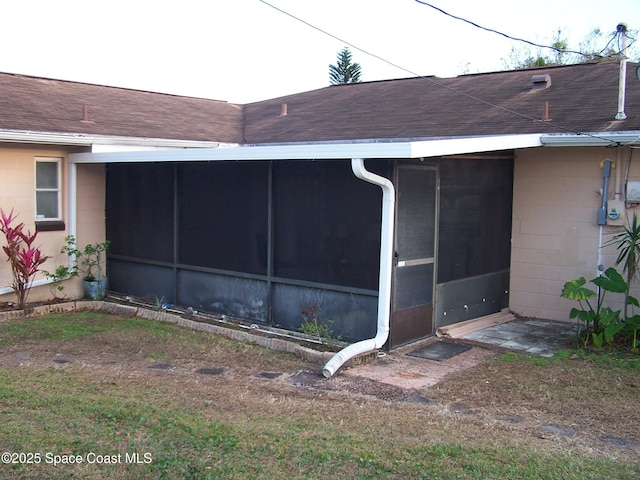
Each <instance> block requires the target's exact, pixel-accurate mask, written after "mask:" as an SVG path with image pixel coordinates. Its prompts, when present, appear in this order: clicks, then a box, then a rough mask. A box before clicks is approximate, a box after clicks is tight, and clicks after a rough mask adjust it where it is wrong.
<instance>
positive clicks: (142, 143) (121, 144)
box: [0, 129, 220, 151]
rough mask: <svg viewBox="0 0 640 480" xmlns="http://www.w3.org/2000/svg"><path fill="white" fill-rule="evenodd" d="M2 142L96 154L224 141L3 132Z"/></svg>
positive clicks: (182, 146) (197, 145) (193, 146)
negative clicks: (87, 150) (68, 147)
mask: <svg viewBox="0 0 640 480" xmlns="http://www.w3.org/2000/svg"><path fill="white" fill-rule="evenodd" d="M0 142H10V143H32V144H47V145H72V146H84V147H91V148H92V150H93V151H113V150H122V149H129V150H134V149H147V150H150V149H158V148H203V147H206V148H211V147H217V146H220V142H204V141H199V140H180V139H171V138H144V137H120V136H109V135H84V134H80V133H58V132H34V131H27V130H2V129H0Z"/></svg>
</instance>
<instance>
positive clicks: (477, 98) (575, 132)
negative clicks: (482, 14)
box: [259, 0, 620, 146]
mask: <svg viewBox="0 0 640 480" xmlns="http://www.w3.org/2000/svg"><path fill="white" fill-rule="evenodd" d="M259 1H260V2H262V3H264V4H265V5H267V6H268V7H271V8H273V9H274V10H277V11H278V12H280V13H282V14H284V15H287V16H288V17H291V18H292V19H294V20H296V21H298V22H301V23H303V24H305V25H307V26H308V27H311V28H313V29H314V30H317V31H318V32H320V33H323V34H324V35H327V36H329V37H331V38H333V39H335V40H338V41H340V42H343V43H344V44H345V45H348V46H350V47H352V48H354V49H356V50H358V51H360V52H362V53H364V54H365V55H369V56H371V57H373V58H376V59H378V60H380V61H382V62H384V63H386V64H387V65H391V66H392V67H395V68H398V69H400V70H402V71H404V72H407V73H409V74H411V75H413V76H414V77H419V78H422V79H424V80H426V81H428V82H429V83H431V84H433V85H435V86H437V87H440V88H444V89H446V90H448V91H450V92H452V93H455V94H457V95H462V96H464V97H466V98H469V99H471V100H475V101H477V102H480V103H483V104H485V105H487V106H489V107H493V108H496V109H498V110H501V111H503V112H505V113H509V114H512V115H515V116H518V117H520V118H524V119H526V120H531V121H534V122H538V123H542V124H544V125H551V126H554V127H556V128H558V129H560V130H564V131H566V132H570V133H573V134H576V135H584V136H588V137H591V138H596V139H598V140H604V141H606V142H610V143H611V144H612V146H616V145H618V146H619V145H620V143H619V142H615V141H613V140H611V139H608V138H603V137H599V136H597V135H593V134H590V133H586V132H580V131H577V130H574V129H572V128H567V127H564V126H562V125H559V124H557V123H553V122H549V121H544V120H541V119H539V118H536V117H532V116H530V115H525V114H524V113H520V112H516V111H514V110H510V109H508V108H505V107H502V106H500V105H496V104H494V103H491V102H489V101H487V100H483V99H482V98H479V97H476V96H474V95H471V94H468V93H465V92H462V91H460V90H457V89H455V88H453V87H450V86H448V85H445V84H443V83H441V82H438V81H436V80H434V79H433V78H431V77H428V76H424V75H420V74H418V73H415V72H413V71H411V70H408V69H406V68H404V67H401V66H400V65H396V64H395V63H392V62H390V61H389V60H387V59H385V58H383V57H380V56H379V55H376V54H374V53H371V52H368V51H367V50H364V49H362V48H360V47H358V46H357V45H354V44H353V43H350V42H348V41H346V40H344V39H342V38H340V37H338V36H336V35H334V34H332V33H330V32H327V31H326V30H323V29H321V28H319V27H317V26H315V25H313V24H311V23H309V22H307V21H306V20H303V19H301V18H299V17H297V16H295V15H293V14H291V13H289V12H287V11H285V10H282V9H281V8H279V7H276V6H275V5H272V4H271V3H269V2H267V1H266V0H259ZM416 2H418V3H421V4H424V5H427V6H429V7H432V8H435V9H436V10H439V11H441V12H443V13H445V14H446V15H449V14H448V13H446V12H444V11H443V10H440V9H439V8H437V7H433V6H432V5H430V4H428V3H426V2H422V1H420V0H416ZM449 16H451V17H453V18H458V17H454V16H453V15H449ZM460 20H463V21H465V22H468V23H471V24H472V25H475V24H474V23H473V22H470V21H468V20H465V19H460ZM476 26H477V25H476ZM480 28H483V27H480ZM483 29H484V28H483ZM484 30H487V29H484ZM495 33H499V34H500V35H503V36H505V37H507V38H511V39H512V40H518V39H514V38H512V37H509V36H507V35H505V34H502V33H500V32H495ZM523 41H525V42H527V41H526V40H523ZM527 43H531V44H532V45H535V46H538V45H536V44H534V43H532V42H527ZM548 48H552V47H548ZM556 50H558V49H556ZM558 51H565V52H569V53H579V52H570V51H567V50H558ZM580 54H581V55H584V54H582V53H580Z"/></svg>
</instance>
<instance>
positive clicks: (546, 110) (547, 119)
mask: <svg viewBox="0 0 640 480" xmlns="http://www.w3.org/2000/svg"><path fill="white" fill-rule="evenodd" d="M542 121H543V122H550V121H551V117H550V116H549V102H544V104H543V106H542Z"/></svg>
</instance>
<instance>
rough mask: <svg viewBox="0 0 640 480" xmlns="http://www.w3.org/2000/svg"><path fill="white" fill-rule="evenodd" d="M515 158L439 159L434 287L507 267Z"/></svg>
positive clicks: (509, 250) (509, 252)
mask: <svg viewBox="0 0 640 480" xmlns="http://www.w3.org/2000/svg"><path fill="white" fill-rule="evenodd" d="M512 190H513V160H512V159H511V158H506V159H501V158H496V159H443V160H442V163H441V167H440V236H439V242H438V248H439V250H438V283H444V282H449V281H452V280H458V279H461V278H467V277H472V276H476V275H482V274H486V273H490V272H496V271H499V270H504V269H508V268H509V263H510V256H511V205H512V195H513V194H512Z"/></svg>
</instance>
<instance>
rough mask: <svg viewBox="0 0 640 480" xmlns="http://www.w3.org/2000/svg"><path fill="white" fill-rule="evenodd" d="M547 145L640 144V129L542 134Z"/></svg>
mask: <svg viewBox="0 0 640 480" xmlns="http://www.w3.org/2000/svg"><path fill="white" fill-rule="evenodd" d="M540 141H541V143H542V145H543V146H545V147H611V146H615V145H638V144H640V130H635V131H627V132H585V133H581V134H576V133H555V134H554V133H549V134H542V135H540Z"/></svg>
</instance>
